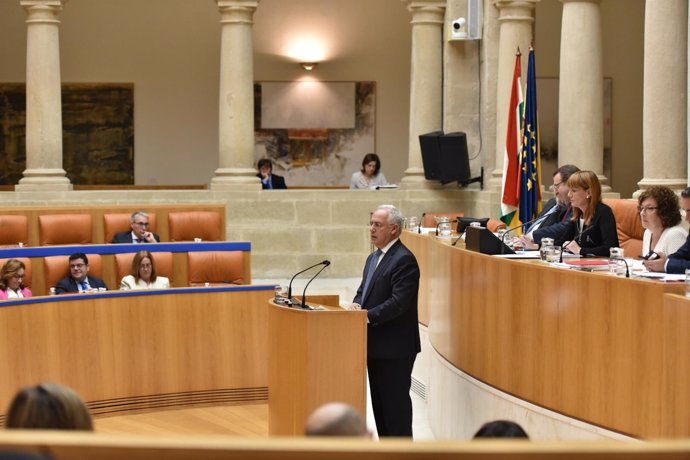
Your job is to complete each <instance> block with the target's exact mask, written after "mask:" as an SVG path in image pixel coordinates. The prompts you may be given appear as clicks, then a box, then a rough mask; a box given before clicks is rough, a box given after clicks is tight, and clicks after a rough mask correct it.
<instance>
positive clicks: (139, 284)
mask: <svg viewBox="0 0 690 460" xmlns="http://www.w3.org/2000/svg"><path fill="white" fill-rule="evenodd" d="M169 287H170V281H169V280H168V278H166V277H165V276H158V275H156V265H155V264H154V263H153V255H152V254H151V253H150V252H149V251H146V250H144V251H139V252H137V253H136V254H135V255H134V259H132V271H131V272H130V274H129V275H127V276H125V277H124V278H122V282H120V289H122V290H123V291H129V290H132V289H167V288H169Z"/></svg>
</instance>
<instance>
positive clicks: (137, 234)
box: [112, 211, 161, 243]
mask: <svg viewBox="0 0 690 460" xmlns="http://www.w3.org/2000/svg"><path fill="white" fill-rule="evenodd" d="M131 226H132V231H130V232H120V233H117V234H116V235H115V237H114V238H113V241H112V243H159V242H160V240H161V238H160V237H159V236H158V235H156V234H155V233H153V232H150V231H149V215H148V214H146V213H145V212H144V211H134V213H132V218H131Z"/></svg>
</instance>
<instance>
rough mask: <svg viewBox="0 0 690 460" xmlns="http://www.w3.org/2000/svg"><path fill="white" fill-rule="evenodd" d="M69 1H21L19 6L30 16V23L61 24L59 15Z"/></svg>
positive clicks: (28, 20)
mask: <svg viewBox="0 0 690 460" xmlns="http://www.w3.org/2000/svg"><path fill="white" fill-rule="evenodd" d="M67 2H68V0H20V2H19V4H20V5H21V6H22V8H24V11H26V14H27V15H28V16H29V17H28V19H27V20H26V22H28V23H54V24H59V23H60V20H59V19H58V15H59V14H60V12H61V11H62V7H63V6H64V5H65V3H67Z"/></svg>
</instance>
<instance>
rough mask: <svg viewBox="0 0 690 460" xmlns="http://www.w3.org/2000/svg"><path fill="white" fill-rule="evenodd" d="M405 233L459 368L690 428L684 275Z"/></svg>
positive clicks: (645, 424) (688, 303)
mask: <svg viewBox="0 0 690 460" xmlns="http://www.w3.org/2000/svg"><path fill="white" fill-rule="evenodd" d="M403 239H404V241H405V244H406V245H408V247H410V249H411V250H412V251H413V252H414V253H415V255H416V256H417V259H418V260H419V261H420V266H421V267H422V283H421V284H422V286H425V289H424V291H423V292H420V294H422V295H420V298H421V299H423V300H422V301H420V307H421V306H422V305H423V304H424V305H425V308H428V316H426V319H427V324H428V328H429V339H430V342H431V344H432V346H433V348H434V349H435V350H436V351H437V352H438V353H439V354H440V355H441V356H442V357H443V358H445V359H446V360H447V361H448V362H449V363H450V364H451V365H452V366H455V367H456V368H457V369H459V370H461V371H462V372H464V373H467V374H469V375H470V376H472V377H474V378H476V379H478V380H480V381H482V382H485V383H487V384H488V385H491V386H493V387H495V388H497V389H499V390H501V391H503V392H506V393H508V394H510V395H513V396H516V397H518V398H520V399H523V400H526V401H529V402H531V403H534V404H536V405H539V406H541V407H544V408H547V409H550V410H553V411H556V412H559V413H561V414H565V415H566V416H569V417H572V418H575V419H579V420H583V421H585V422H588V423H591V424H594V425H598V426H601V427H604V428H608V429H610V430H613V431H617V432H619V433H623V434H629V435H633V436H638V437H679V436H682V437H687V436H689V435H690V417H689V416H688V414H690V396H689V395H688V390H687V382H688V381H690V363H689V362H688V361H690V360H689V359H688V358H689V357H690V354H689V353H688V352H689V351H690V334H688V331H689V330H690V299H686V298H685V297H681V296H678V295H673V294H670V293H672V292H682V290H683V286H682V285H681V284H678V283H676V284H670V283H669V284H664V283H660V282H655V281H647V280H642V279H626V278H617V277H614V276H610V275H608V274H602V273H585V272H577V271H572V270H563V269H558V268H554V267H550V266H547V265H546V264H542V263H541V262H538V261H516V260H504V259H500V258H496V257H491V256H486V255H483V254H478V253H475V252H471V251H467V250H464V249H461V248H455V247H451V246H450V245H448V244H444V243H442V242H439V241H438V240H437V239H436V238H433V237H427V236H424V235H417V234H413V233H410V232H404V235H403ZM420 291H421V290H420ZM423 311H424V310H422V308H420V318H422V319H420V322H423V321H424V318H425V314H423V313H422V312H423ZM434 397H438V398H443V397H444V396H443V395H438V394H437V395H434Z"/></svg>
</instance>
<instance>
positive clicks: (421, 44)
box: [401, 0, 446, 189]
mask: <svg viewBox="0 0 690 460" xmlns="http://www.w3.org/2000/svg"><path fill="white" fill-rule="evenodd" d="M402 2H403V3H404V4H406V5H407V9H408V10H410V12H411V13H412V21H411V24H412V66H411V70H410V72H411V75H410V138H409V149H408V160H407V169H406V170H405V176H404V177H403V178H402V180H401V186H402V187H404V188H408V189H426V188H438V187H440V184H438V183H436V182H428V181H426V180H425V179H424V167H423V165H422V152H421V149H420V148H419V135H420V134H424V133H428V132H431V131H440V130H441V129H442V128H443V114H442V102H443V22H444V14H445V9H446V2H445V1H438V0H402Z"/></svg>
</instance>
